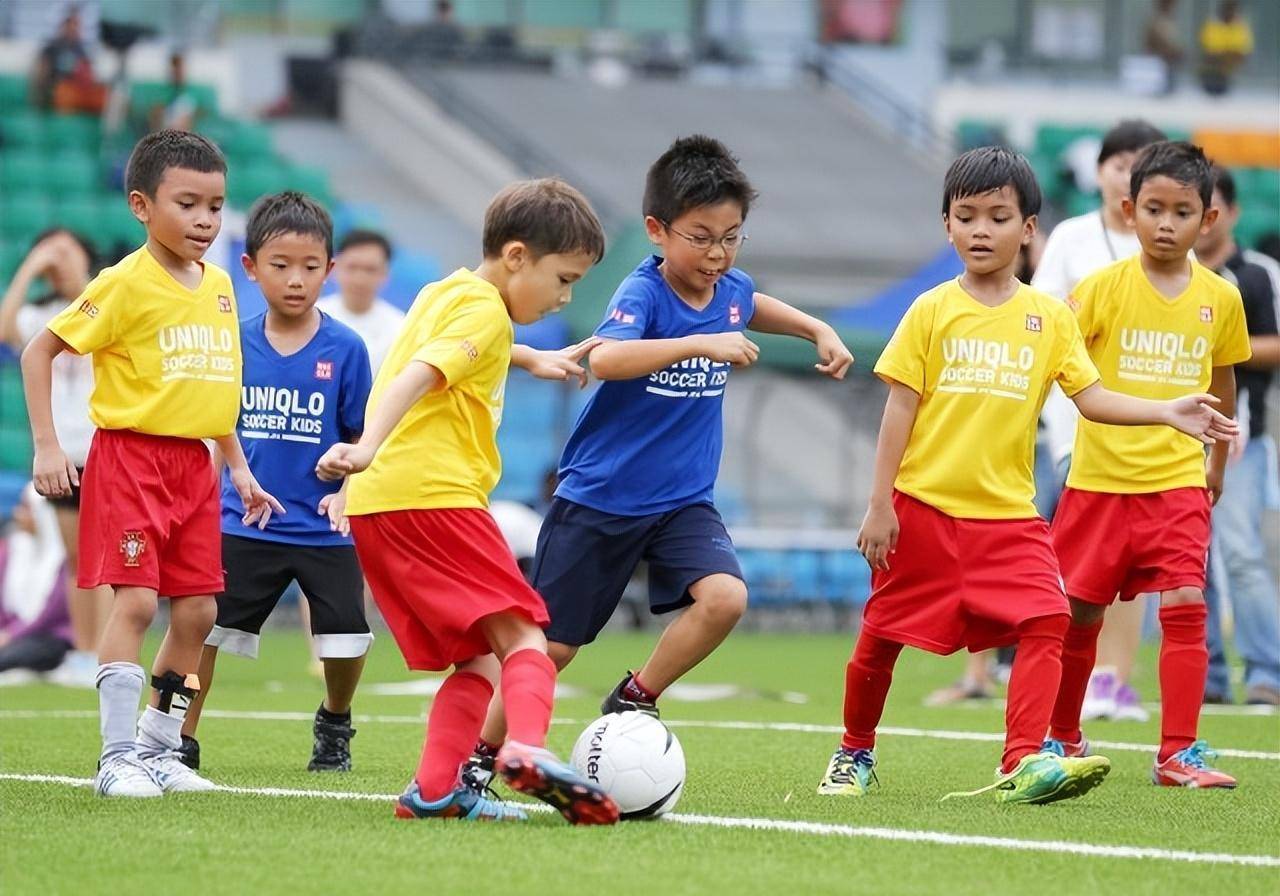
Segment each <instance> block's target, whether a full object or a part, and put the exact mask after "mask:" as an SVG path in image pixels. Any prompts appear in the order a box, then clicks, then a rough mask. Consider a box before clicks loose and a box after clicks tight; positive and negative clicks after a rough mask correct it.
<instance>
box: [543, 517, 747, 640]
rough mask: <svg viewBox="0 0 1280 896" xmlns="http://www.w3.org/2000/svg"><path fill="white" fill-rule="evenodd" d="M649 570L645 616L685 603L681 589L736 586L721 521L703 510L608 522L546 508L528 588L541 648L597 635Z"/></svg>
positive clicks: (736, 571) (737, 569)
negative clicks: (539, 616)
mask: <svg viewBox="0 0 1280 896" xmlns="http://www.w3.org/2000/svg"><path fill="white" fill-rule="evenodd" d="M642 560H643V561H645V562H647V563H648V564H649V609H650V610H652V611H653V612H654V613H666V612H669V611H671V610H678V609H679V608H681V607H687V606H688V605H689V604H691V603H693V598H692V597H691V596H690V595H689V586H690V585H692V584H693V583H694V582H697V581H698V580H699V579H705V578H706V577H707V576H711V575H715V574H717V573H725V574H727V575H731V576H734V577H736V578H739V579H741V578H742V567H741V566H739V565H738V555H737V554H735V553H734V551H733V542H732V541H731V540H730V538H729V533H728V532H727V531H725V528H724V521H723V520H721V519H720V514H719V513H718V512H717V511H716V509H715V507H713V506H712V505H710V504H692V505H690V506H688V507H679V508H677V509H675V510H668V511H667V512H666V513H655V514H650V515H649V516H615V515H614V514H612V513H602V512H601V511H599V510H593V509H591V508H590V507H585V506H583V505H581V504H575V503H574V502H572V501H566V500H565V499H564V498H559V497H557V498H556V499H554V500H553V501H552V502H551V509H550V510H548V511H547V516H546V519H544V520H543V521H542V531H540V532H539V533H538V553H537V555H536V556H535V557H534V560H533V587H534V588H535V589H537V591H538V593H539V594H541V595H542V599H543V600H545V601H546V602H547V612H548V613H550V615H551V624H550V625H549V626H547V640H548V641H556V642H558V643H560V644H571V645H574V646H579V645H582V644H590V643H591V642H592V641H594V640H595V639H596V635H598V634H600V630H601V629H602V628H604V626H605V623H607V622H608V621H609V617H610V616H612V615H613V611H614V610H616V609H617V608H618V603H619V602H620V601H621V600H622V593H623V591H625V590H626V588H627V583H628V582H630V581H631V576H632V574H633V573H634V572H635V570H636V567H637V566H638V565H639V564H640V561H642Z"/></svg>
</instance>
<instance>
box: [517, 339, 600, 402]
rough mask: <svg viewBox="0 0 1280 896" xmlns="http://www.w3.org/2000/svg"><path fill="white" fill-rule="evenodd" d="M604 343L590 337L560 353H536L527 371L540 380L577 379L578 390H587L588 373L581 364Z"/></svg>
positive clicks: (563, 349) (561, 350)
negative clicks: (593, 350)
mask: <svg viewBox="0 0 1280 896" xmlns="http://www.w3.org/2000/svg"><path fill="white" fill-rule="evenodd" d="M602 341H603V340H602V339H600V338H599V337H598V336H590V337H588V338H586V339H584V340H582V341H581V342H579V343H578V344H577V345H570V346H568V347H567V348H562V349H560V350H559V351H536V352H534V353H533V357H534V360H533V363H532V364H531V365H529V366H528V367H526V368H525V369H526V370H528V371H529V372H530V373H532V374H533V375H534V376H536V377H537V378H538V379H540V380H568V379H576V380H577V381H578V388H579V389H585V388H586V387H587V371H586V370H585V369H584V368H583V367H582V364H581V363H580V362H581V361H582V359H583V358H585V357H586V356H587V355H588V354H590V352H591V350H592V349H593V348H595V347H596V346H597V345H599V344H600V343H601V342H602Z"/></svg>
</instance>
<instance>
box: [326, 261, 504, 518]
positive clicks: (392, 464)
mask: <svg viewBox="0 0 1280 896" xmlns="http://www.w3.org/2000/svg"><path fill="white" fill-rule="evenodd" d="M514 338H515V328H514V327H513V326H512V324H511V317H510V315H509V314H508V313H507V307H506V305H505V304H504V303H503V301H502V296H501V295H499V294H498V290H497V288H496V287H495V286H494V285H493V284H492V283H489V282H488V281H487V280H484V279H482V278H480V277H478V276H476V275H475V274H474V273H472V272H471V271H469V270H467V269H466V268H461V269H459V270H457V271H454V273H452V274H451V275H449V277H447V278H446V279H444V280H441V281H440V282H438V283H431V284H428V285H427V286H425V287H423V289H422V291H421V292H420V293H418V297H417V298H416V299H415V300H414V303H413V307H412V308H410V309H409V314H408V316H407V317H406V318H405V321H404V325H403V326H402V327H401V330H400V335H399V336H398V337H397V338H396V341H395V343H394V344H393V345H392V346H391V351H390V352H389V353H388V354H387V359H386V361H384V362H383V364H382V367H381V368H380V369H379V371H378V377H377V379H376V380H375V381H374V384H373V392H372V393H371V394H370V396H369V410H368V413H367V414H366V419H369V418H370V417H372V416H373V412H374V408H376V407H377V405H378V400H379V398H380V397H381V395H382V392H383V391H384V390H385V389H386V388H387V385H388V384H389V383H390V382H391V381H392V380H393V379H395V378H396V377H397V376H398V375H399V374H400V372H401V371H402V370H404V369H405V367H406V366H408V365H409V364H411V363H413V362H422V363H426V364H430V365H431V366H432V367H435V368H436V369H437V370H439V371H440V373H441V374H443V375H444V378H445V381H446V385H445V387H444V388H443V389H438V390H436V391H434V392H431V393H429V394H427V395H425V396H423V397H422V398H421V399H419V400H418V402H417V404H415V405H414V406H413V407H411V408H410V409H409V411H408V412H407V413H406V414H405V415H404V417H403V418H401V420H400V422H399V423H398V424H396V427H395V428H394V429H393V430H392V431H391V434H390V435H389V436H388V437H387V440H386V441H385V442H384V443H383V444H382V447H381V448H380V449H379V450H378V453H377V455H376V456H375V458H374V460H373V463H372V464H371V465H370V467H369V469H367V470H365V471H364V472H363V473H359V474H357V475H355V476H353V477H352V478H351V486H350V488H349V489H348V494H347V513H348V514H350V515H352V516H358V515H360V514H366V513H381V512H383V511H388V510H412V509H431V508H459V507H487V506H488V505H489V492H490V491H492V490H493V487H494V486H495V485H497V483H498V477H499V476H500V475H501V473H502V459H501V458H500V457H499V456H498V425H499V424H500V423H501V422H502V396H503V392H504V391H505V389H506V385H507V368H508V367H509V366H510V364H511V344H512V341H513V339H514Z"/></svg>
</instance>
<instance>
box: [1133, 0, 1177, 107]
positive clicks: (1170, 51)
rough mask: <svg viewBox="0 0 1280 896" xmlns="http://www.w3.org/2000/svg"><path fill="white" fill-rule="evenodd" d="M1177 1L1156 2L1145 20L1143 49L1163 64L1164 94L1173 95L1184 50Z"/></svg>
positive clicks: (1161, 0) (1159, 0) (1162, 0)
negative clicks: (1180, 34) (1179, 28)
mask: <svg viewBox="0 0 1280 896" xmlns="http://www.w3.org/2000/svg"><path fill="white" fill-rule="evenodd" d="M1177 10H1178V0H1156V2H1155V5H1154V6H1153V7H1152V10H1151V18H1149V19H1147V31H1146V34H1145V35H1144V39H1143V45H1144V49H1146V51H1147V52H1148V53H1150V54H1151V55H1152V56H1155V57H1156V58H1158V59H1159V60H1160V61H1161V63H1163V64H1164V93H1165V94H1166V95H1168V94H1170V93H1173V89H1174V87H1175V86H1177V82H1178V68H1179V67H1180V66H1181V65H1182V57H1183V56H1184V55H1185V48H1184V47H1183V46H1182V38H1181V37H1180V36H1179V35H1178V14H1177Z"/></svg>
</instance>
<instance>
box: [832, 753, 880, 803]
mask: <svg viewBox="0 0 1280 896" xmlns="http://www.w3.org/2000/svg"><path fill="white" fill-rule="evenodd" d="M879 783H880V780H879V779H878V778H877V777H876V754H875V752H874V751H873V750H849V749H846V748H845V747H841V748H840V749H838V750H836V751H835V753H834V755H832V757H831V764H830V765H828V766H827V773H826V775H824V776H823V778H822V782H821V783H820V784H819V785H818V793H821V794H825V795H827V796H865V795H866V792H867V788H869V787H870V786H871V785H872V784H879Z"/></svg>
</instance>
